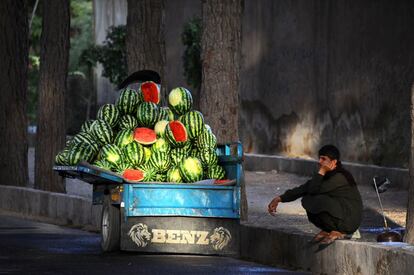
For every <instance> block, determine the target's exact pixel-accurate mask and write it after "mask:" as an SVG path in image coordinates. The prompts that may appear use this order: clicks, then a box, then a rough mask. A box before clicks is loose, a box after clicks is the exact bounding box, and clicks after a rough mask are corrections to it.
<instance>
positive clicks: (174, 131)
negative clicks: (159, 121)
mask: <svg viewBox="0 0 414 275" xmlns="http://www.w3.org/2000/svg"><path fill="white" fill-rule="evenodd" d="M165 139H166V140H167V141H168V142H169V143H170V144H171V145H172V146H173V147H183V146H184V145H185V144H186V143H187V142H188V135H187V129H186V128H185V126H184V124H183V123H181V122H180V121H178V120H173V121H170V122H169V123H168V124H167V126H166V127H165Z"/></svg>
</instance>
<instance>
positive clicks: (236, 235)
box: [54, 142, 243, 256]
mask: <svg viewBox="0 0 414 275" xmlns="http://www.w3.org/2000/svg"><path fill="white" fill-rule="evenodd" d="M217 152H218V155H219V164H220V165H222V166H223V167H224V169H225V171H226V177H227V179H229V181H225V182H217V181H215V180H203V181H199V182H195V183H165V182H164V183H160V182H144V183H129V182H127V181H125V180H124V179H123V178H122V177H120V176H119V175H118V174H115V173H112V172H109V171H106V170H102V169H99V168H97V167H95V166H92V165H89V164H87V163H81V164H79V165H78V166H74V167H73V166H71V167H68V166H55V167H54V169H55V170H56V171H58V172H59V173H60V174H61V175H62V176H65V177H76V178H78V179H81V180H83V181H86V182H88V183H90V184H92V185H93V204H95V205H102V220H101V221H102V223H101V235H102V241H101V246H102V249H103V251H114V250H119V249H121V250H126V251H142V252H151V253H158V252H160V253H194V254H217V255H233V256H237V255H239V250H240V249H239V246H240V242H239V239H240V232H239V225H240V187H241V181H242V180H243V170H242V161H243V150H242V145H241V143H239V142H237V143H231V144H225V145H219V146H218V148H217Z"/></svg>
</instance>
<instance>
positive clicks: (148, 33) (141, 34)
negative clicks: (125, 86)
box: [126, 0, 166, 99]
mask: <svg viewBox="0 0 414 275" xmlns="http://www.w3.org/2000/svg"><path fill="white" fill-rule="evenodd" d="M164 12H165V3H164V0H128V17H127V36H126V49H127V62H128V74H131V73H133V72H136V71H139V70H153V71H156V72H157V73H159V75H160V76H161V80H162V86H163V87H166V84H165V79H164V66H165V55H166V53H165V38H164V21H165V20H164V17H165V16H164ZM165 96H166V95H165V91H164V92H163V97H164V99H165Z"/></svg>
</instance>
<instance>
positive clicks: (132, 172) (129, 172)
mask: <svg viewBox="0 0 414 275" xmlns="http://www.w3.org/2000/svg"><path fill="white" fill-rule="evenodd" d="M122 177H123V178H124V179H125V180H127V181H133V182H140V181H142V180H143V179H144V172H143V171H142V170H140V169H126V170H125V171H124V172H123V173H122Z"/></svg>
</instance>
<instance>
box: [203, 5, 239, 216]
mask: <svg viewBox="0 0 414 275" xmlns="http://www.w3.org/2000/svg"><path fill="white" fill-rule="evenodd" d="M242 13H243V1H242V0H226V1H221V0H203V1H202V26H203V33H202V38H201V60H202V81H201V92H200V109H201V111H202V113H203V115H204V118H205V120H206V122H207V123H208V124H209V125H210V126H211V128H212V129H213V130H214V133H215V134H216V135H217V140H218V142H219V143H229V142H233V141H238V140H239V131H238V123H239V78H240V59H241V30H242ZM245 194H246V193H245V186H244V182H243V183H242V219H246V218H247V216H246V215H247V200H246V195H245Z"/></svg>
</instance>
